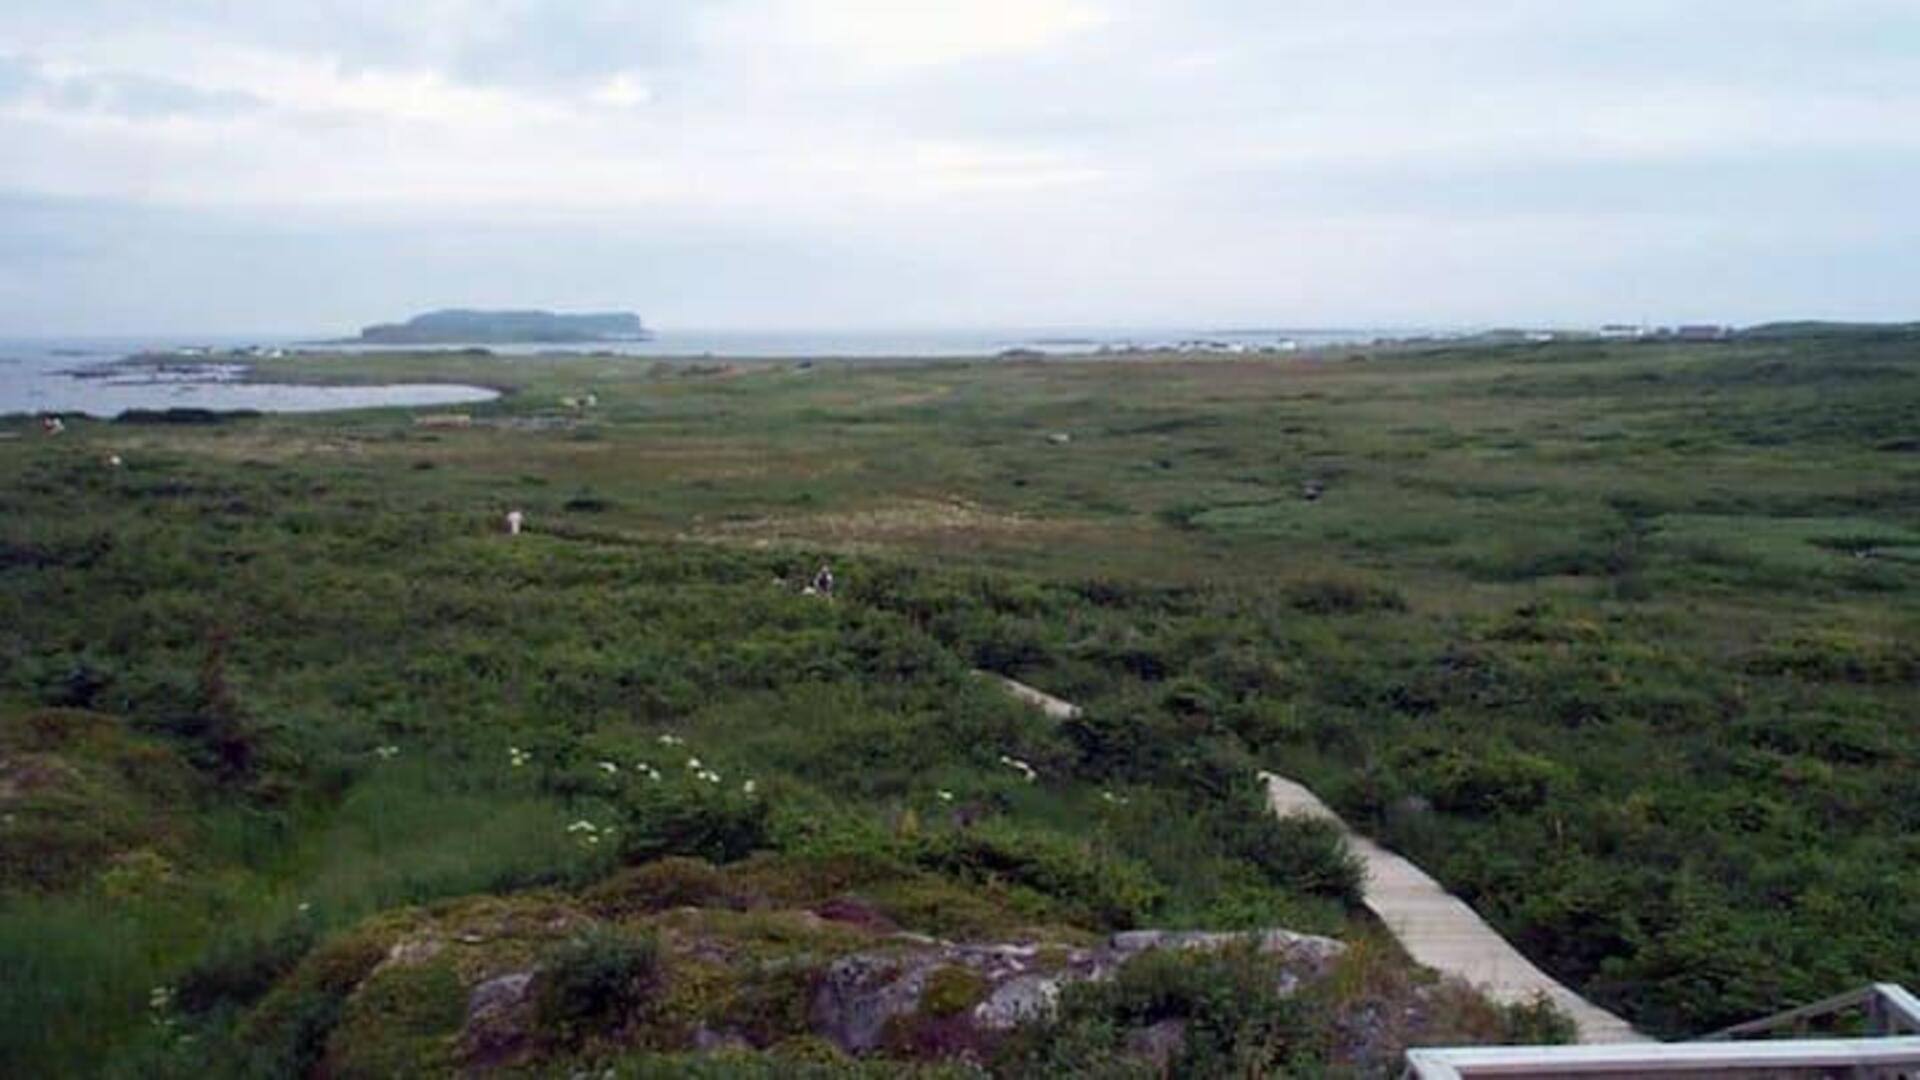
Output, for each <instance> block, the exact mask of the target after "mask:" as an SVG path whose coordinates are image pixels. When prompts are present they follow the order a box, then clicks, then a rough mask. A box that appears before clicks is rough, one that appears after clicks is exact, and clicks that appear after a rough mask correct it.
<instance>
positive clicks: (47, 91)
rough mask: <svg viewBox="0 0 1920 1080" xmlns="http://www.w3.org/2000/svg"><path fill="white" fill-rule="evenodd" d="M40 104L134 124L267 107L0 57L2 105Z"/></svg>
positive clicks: (220, 94) (142, 78)
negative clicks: (13, 102) (124, 118)
mask: <svg viewBox="0 0 1920 1080" xmlns="http://www.w3.org/2000/svg"><path fill="white" fill-rule="evenodd" d="M5 100H16V101H17V100H37V101H43V102H46V103H47V104H50V105H52V106H54V107H56V108H60V109H68V110H73V111H81V112H102V113H112V114H115V115H119V116H127V117H132V118H136V119H154V118H159V117H165V116H180V115H232V114H235V113H242V112H250V111H253V110H255V109H259V108H262V107H264V105H265V102H263V101H261V100H260V99H259V98H258V97H255V96H253V95H251V94H246V93H242V92H240V91H237V90H205V89H202V88H200V87H197V86H191V85H189V84H187V83H183V82H174V81H172V80H168V79H158V78H154V77H152V76H148V75H135V74H127V73H120V72H105V73H97V74H87V75H60V74H56V73H54V72H52V71H49V70H48V69H47V67H46V65H44V64H42V63H40V62H39V61H36V60H34V59H32V58H30V57H24V56H4V55H0V101H5Z"/></svg>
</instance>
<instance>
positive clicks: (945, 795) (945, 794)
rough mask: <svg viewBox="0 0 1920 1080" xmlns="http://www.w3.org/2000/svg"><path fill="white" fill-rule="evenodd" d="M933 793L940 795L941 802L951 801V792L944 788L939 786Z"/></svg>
mask: <svg viewBox="0 0 1920 1080" xmlns="http://www.w3.org/2000/svg"><path fill="white" fill-rule="evenodd" d="M934 794H935V795H938V796H939V797H940V801H941V802H952V801H953V792H951V791H948V790H947V789H946V788H941V789H939V790H938V791H935V792H934Z"/></svg>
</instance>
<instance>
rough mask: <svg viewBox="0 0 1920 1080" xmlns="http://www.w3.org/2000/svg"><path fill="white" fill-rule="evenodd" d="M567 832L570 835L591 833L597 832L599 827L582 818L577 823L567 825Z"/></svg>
mask: <svg viewBox="0 0 1920 1080" xmlns="http://www.w3.org/2000/svg"><path fill="white" fill-rule="evenodd" d="M567 831H568V832H570V833H579V832H583V833H592V832H599V831H600V827H599V826H598V825H595V824H594V823H593V822H591V821H588V820H586V819H585V818H582V819H580V820H579V821H576V822H574V823H573V824H571V825H568V826H567Z"/></svg>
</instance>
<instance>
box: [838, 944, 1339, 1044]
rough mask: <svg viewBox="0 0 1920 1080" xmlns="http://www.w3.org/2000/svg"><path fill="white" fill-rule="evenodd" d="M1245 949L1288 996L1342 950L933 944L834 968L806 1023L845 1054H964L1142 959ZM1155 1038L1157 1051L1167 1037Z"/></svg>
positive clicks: (867, 955)
mask: <svg viewBox="0 0 1920 1080" xmlns="http://www.w3.org/2000/svg"><path fill="white" fill-rule="evenodd" d="M1244 946H1251V947H1252V948H1254V949H1256V950H1257V951H1259V952H1261V953H1263V954H1265V955H1269V956H1274V957H1278V958H1281V959H1282V960H1283V963H1282V964H1281V965H1280V967H1279V971H1280V976H1279V977H1280V979H1281V980H1282V982H1281V991H1282V992H1283V993H1291V992H1293V991H1294V990H1295V989H1297V988H1298V987H1299V986H1301V985H1302V984H1304V983H1306V982H1309V981H1312V980H1314V979H1317V978H1319V977H1321V976H1323V975H1325V974H1326V973H1327V971H1328V970H1329V969H1330V968H1331V966H1332V964H1333V962H1334V960H1335V959H1336V958H1338V957H1339V956H1340V954H1341V953H1343V952H1345V951H1346V946H1345V945H1342V944H1341V943H1340V942H1338V941H1335V940H1333V939H1331V938H1324V937H1315V936H1313V935H1310V934H1296V933H1292V932H1290V931H1286V930H1268V931H1264V932H1251V933H1201V932H1192V931H1169V930H1137V931H1131V932H1128V933H1124V934H1116V935H1114V936H1113V937H1112V938H1110V939H1108V940H1107V941H1106V942H1105V943H1104V944H1101V945H1099V946H1096V947H1093V948H1062V947H1058V946H1040V945H1028V944H999V945H963V944H954V943H950V942H938V941H935V942H928V943H926V944H921V945H913V946H909V947H907V948H894V949H887V950H885V951H878V950H876V951H872V952H863V953H856V954H853V955H851V956H844V957H841V958H840V959H838V960H836V961H834V962H833V963H832V964H830V965H828V967H827V969H826V972H825V974H824V975H823V977H822V978H821V980H820V984H819V987H818V989H817V990H816V991H815V993H814V997H813V1002H812V1007H811V1009H810V1014H809V1019H810V1021H811V1024H812V1026H813V1029H814V1031H815V1032H816V1033H817V1034H819V1035H821V1036H823V1037H825V1038H827V1039H829V1040H831V1041H832V1042H833V1043H834V1044H836V1045H837V1046H839V1047H840V1048H841V1049H842V1050H845V1051H847V1052H848V1053H854V1054H859V1053H867V1052H870V1051H874V1050H878V1049H881V1048H884V1047H893V1048H899V1047H901V1045H902V1044H907V1045H913V1044H917V1043H923V1042H925V1041H926V1040H927V1039H929V1038H932V1039H937V1040H938V1042H939V1043H940V1044H941V1048H942V1049H945V1050H949V1051H951V1050H954V1049H962V1050H964V1049H966V1048H968V1047H980V1046H985V1045H987V1044H990V1043H991V1042H993V1040H994V1039H995V1038H996V1037H997V1036H998V1035H1000V1034H1003V1033H1005V1032H1007V1031H1010V1030H1012V1029H1013V1028H1015V1027H1017V1026H1019V1025H1020V1024H1023V1023H1026V1022H1029V1021H1032V1020H1038V1019H1044V1018H1045V1017H1047V1016H1048V1015H1050V1014H1051V1013H1052V1011H1053V1009H1054V1006H1055V1005H1056V1004H1057V1002H1058V1001H1059V998H1060V995H1061V993H1062V991H1063V990H1064V989H1065V988H1066V987H1068V986H1071V985H1073V984H1075V983H1081V982H1089V981H1098V980H1103V979H1107V978H1110V977H1111V976H1112V975H1113V973H1114V972H1115V971H1116V970H1118V969H1119V968H1120V966H1121V965H1123V964H1125V963H1126V962H1127V961H1129V960H1131V959H1133V958H1134V957H1136V956H1139V955H1140V954H1142V953H1144V952H1148V951H1151V950H1155V949H1178V950H1208V949H1225V948H1230V947H1244ZM1144 1037H1145V1036H1143V1038H1144ZM1154 1038H1155V1040H1156V1043H1155V1045H1159V1043H1160V1042H1164V1041H1165V1038H1166V1033H1164V1032H1162V1033H1159V1034H1158V1035H1156V1036H1155V1037H1154Z"/></svg>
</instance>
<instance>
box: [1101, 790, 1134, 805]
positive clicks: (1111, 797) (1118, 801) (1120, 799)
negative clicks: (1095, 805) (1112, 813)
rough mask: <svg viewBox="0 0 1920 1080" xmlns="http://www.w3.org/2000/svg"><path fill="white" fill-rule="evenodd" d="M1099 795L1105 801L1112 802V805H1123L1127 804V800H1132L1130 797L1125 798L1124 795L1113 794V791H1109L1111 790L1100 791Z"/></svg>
mask: <svg viewBox="0 0 1920 1080" xmlns="http://www.w3.org/2000/svg"><path fill="white" fill-rule="evenodd" d="M1100 797H1101V798H1102V799H1104V800H1106V801H1107V802H1110V803H1112V804H1113V805H1115V806H1125V805H1127V803H1129V802H1131V801H1133V800H1131V799H1128V798H1127V797H1126V796H1124V795H1115V794H1114V793H1113V792H1111V791H1103V792H1101V793H1100Z"/></svg>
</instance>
